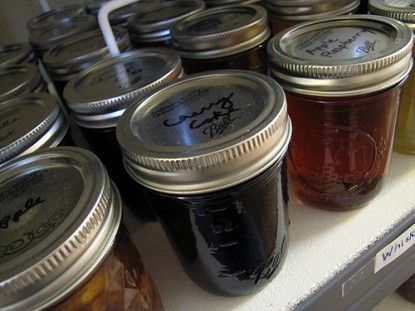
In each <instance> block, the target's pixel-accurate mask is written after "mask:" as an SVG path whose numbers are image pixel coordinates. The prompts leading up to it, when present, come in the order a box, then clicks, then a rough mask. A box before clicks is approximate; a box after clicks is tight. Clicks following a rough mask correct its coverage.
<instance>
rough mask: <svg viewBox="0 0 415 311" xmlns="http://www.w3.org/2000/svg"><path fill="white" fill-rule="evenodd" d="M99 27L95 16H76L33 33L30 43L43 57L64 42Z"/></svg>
mask: <svg viewBox="0 0 415 311" xmlns="http://www.w3.org/2000/svg"><path fill="white" fill-rule="evenodd" d="M97 26H98V25H97V21H96V18H94V17H93V16H75V17H73V18H70V19H64V20H61V21H59V22H56V23H54V24H51V25H49V26H47V27H43V28H40V29H37V30H35V31H33V32H31V34H30V36H29V42H30V44H31V45H32V46H33V48H34V49H35V51H36V52H37V53H38V54H39V55H43V54H44V53H45V52H46V51H47V50H49V49H51V48H53V47H54V46H55V45H57V44H58V43H60V42H62V41H63V40H65V39H68V38H70V37H73V36H75V35H80V34H83V33H84V32H86V31H90V30H93V29H96V28H97Z"/></svg>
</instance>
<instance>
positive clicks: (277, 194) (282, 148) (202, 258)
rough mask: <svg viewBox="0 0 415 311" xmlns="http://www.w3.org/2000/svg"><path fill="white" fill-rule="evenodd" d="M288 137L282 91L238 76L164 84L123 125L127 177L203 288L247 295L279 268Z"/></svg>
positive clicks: (284, 238) (218, 74)
mask: <svg viewBox="0 0 415 311" xmlns="http://www.w3.org/2000/svg"><path fill="white" fill-rule="evenodd" d="M290 137H291V123H290V121H289V118H288V115H287V112H286V102H285V96H284V92H283V90H282V88H281V87H280V86H279V85H278V84H277V83H276V82H275V81H273V80H271V79H270V78H268V77H266V76H264V75H262V74H259V73H254V72H249V71H242V70H227V71H226V70H223V71H210V72H206V73H200V74H196V75H191V76H188V77H186V78H183V79H180V80H178V81H176V82H172V83H169V84H168V85H167V86H165V87H163V88H161V89H160V90H158V91H155V92H153V93H152V94H150V95H149V96H148V97H147V98H145V99H143V100H141V101H139V102H137V103H135V104H134V105H132V106H131V107H130V108H128V109H127V111H126V113H125V114H124V115H123V116H122V117H121V119H120V121H119V123H118V127H117V139H118V142H119V143H120V145H121V148H122V150H123V154H124V165H125V167H126V170H127V171H128V173H129V174H130V175H131V176H132V177H133V178H134V179H135V181H136V182H137V189H142V188H144V189H146V190H145V191H146V194H147V197H148V198H149V200H150V202H151V204H152V207H153V209H154V210H155V212H156V214H157V216H158V217H159V219H160V221H161V223H162V226H163V228H164V230H165V232H166V234H167V235H168V237H169V239H170V240H171V242H172V244H173V247H174V248H175V250H176V252H177V255H178V256H179V258H180V260H181V263H182V265H183V267H184V269H185V270H186V272H187V273H188V274H189V276H190V277H191V278H192V279H193V280H194V281H195V282H196V283H197V284H198V285H200V286H201V287H202V288H204V289H206V290H208V291H210V292H213V293H215V294H218V295H225V296H239V295H248V294H252V293H255V292H257V291H259V290H261V289H262V288H263V287H264V286H266V284H268V283H269V282H270V281H271V280H272V279H273V278H274V277H275V275H276V274H277V271H278V270H279V269H280V267H281V266H282V262H283V260H284V257H285V254H286V251H287V245H288V244H287V243H288V215H287V201H288V195H287V180H286V170H285V154H286V151H287V148H288V143H289V141H290Z"/></svg>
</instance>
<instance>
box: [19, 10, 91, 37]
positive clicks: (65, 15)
mask: <svg viewBox="0 0 415 311" xmlns="http://www.w3.org/2000/svg"><path fill="white" fill-rule="evenodd" d="M80 15H85V8H84V7H83V6H82V5H66V6H61V7H58V8H55V9H53V10H50V11H47V12H45V13H42V14H40V15H38V16H36V17H34V18H32V19H31V20H29V21H28V22H27V24H26V27H27V29H28V30H29V32H30V33H31V32H36V31H38V30H39V29H42V28H45V27H50V26H51V25H54V24H59V23H60V22H62V21H63V20H67V19H70V18H72V17H75V16H80Z"/></svg>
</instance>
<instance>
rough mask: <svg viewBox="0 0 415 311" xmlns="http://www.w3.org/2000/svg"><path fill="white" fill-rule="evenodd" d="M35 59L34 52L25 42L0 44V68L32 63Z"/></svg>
mask: <svg viewBox="0 0 415 311" xmlns="http://www.w3.org/2000/svg"><path fill="white" fill-rule="evenodd" d="M35 61H36V57H35V53H34V52H33V49H32V48H31V46H30V45H29V44H27V43H13V44H7V45H3V46H0V68H4V67H7V66H10V65H19V64H26V63H33V62H35Z"/></svg>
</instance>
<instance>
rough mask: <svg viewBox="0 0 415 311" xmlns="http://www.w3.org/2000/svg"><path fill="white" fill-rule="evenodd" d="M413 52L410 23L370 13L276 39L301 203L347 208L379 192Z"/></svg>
mask: <svg viewBox="0 0 415 311" xmlns="http://www.w3.org/2000/svg"><path fill="white" fill-rule="evenodd" d="M411 49H412V32H411V30H410V29H409V28H408V27H407V26H405V25H404V24H403V23H401V22H399V21H395V20H392V19H390V18H386V17H380V16H368V15H354V16H345V17H334V18H328V19H324V20H320V21H315V22H308V23H303V24H301V25H298V26H297V27H295V28H291V29H289V30H287V31H284V32H282V33H280V34H279V35H277V36H276V37H274V38H273V39H272V40H271V41H270V43H269V45H268V54H269V60H270V74H271V76H272V77H273V78H274V79H276V80H277V81H279V82H280V83H281V84H282V85H283V88H284V89H285V91H286V95H287V103H288V112H289V114H290V117H291V119H292V122H293V137H292V140H291V145H290V150H289V161H288V169H289V173H290V176H291V181H292V184H293V186H294V188H295V190H296V192H297V193H298V196H299V198H300V200H302V201H303V202H306V203H309V204H311V205H312V206H315V207H320V208H325V209H332V210H348V209H353V208H357V207H360V206H363V205H364V204H366V203H367V202H368V201H369V200H370V199H372V198H373V197H374V196H375V195H376V194H377V193H378V191H379V189H380V188H381V185H382V183H383V181H384V179H385V176H386V174H387V171H388V167H389V160H390V156H391V151H392V143H393V136H394V129H395V125H396V116H397V112H398V108H399V103H400V98H401V96H400V95H401V91H402V85H403V81H404V80H405V78H406V77H407V75H408V72H409V70H410V69H411V66H412V60H411Z"/></svg>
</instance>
